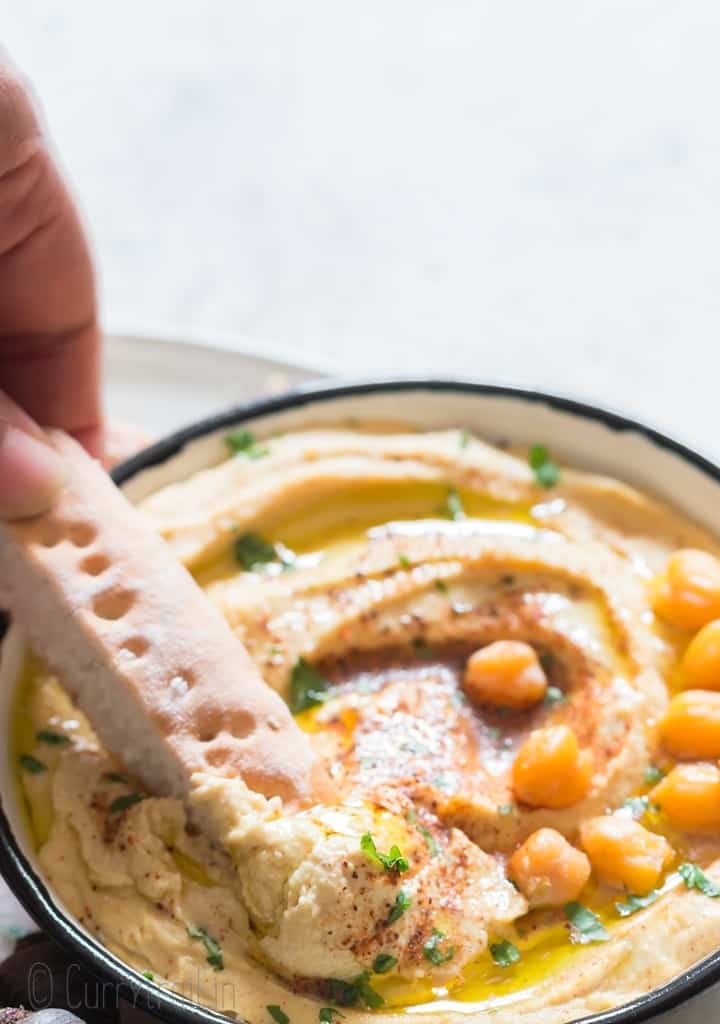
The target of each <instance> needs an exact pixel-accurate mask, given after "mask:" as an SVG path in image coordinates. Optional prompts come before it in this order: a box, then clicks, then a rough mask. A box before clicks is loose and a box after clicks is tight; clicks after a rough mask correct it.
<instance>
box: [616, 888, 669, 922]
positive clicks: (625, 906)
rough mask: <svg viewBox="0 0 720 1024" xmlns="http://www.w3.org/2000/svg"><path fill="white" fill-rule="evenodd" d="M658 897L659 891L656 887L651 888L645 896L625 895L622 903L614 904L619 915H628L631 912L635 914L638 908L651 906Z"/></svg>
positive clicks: (642, 908)
mask: <svg viewBox="0 0 720 1024" xmlns="http://www.w3.org/2000/svg"><path fill="white" fill-rule="evenodd" d="M659 898H660V893H659V892H658V891H657V889H653V890H652V892H649V893H648V894H647V895H646V896H633V895H629V896H627V897H626V899H624V900H623V902H622V903H616V904H615V909H616V910H617V912H618V914H619V915H620V917H630V916H631V915H632V914H637V912H638V910H644V909H645V907H649V906H651V905H652V904H653V903H654V902H655V901H656V900H658V899H659Z"/></svg>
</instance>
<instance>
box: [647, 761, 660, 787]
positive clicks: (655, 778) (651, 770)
mask: <svg viewBox="0 0 720 1024" xmlns="http://www.w3.org/2000/svg"><path fill="white" fill-rule="evenodd" d="M664 778H665V772H664V771H663V770H662V768H658V766H657V765H656V764H649V765H648V766H647V768H646V769H645V772H644V779H645V784H646V785H648V786H654V785H655V784H656V783H657V782H659V781H660V779H664Z"/></svg>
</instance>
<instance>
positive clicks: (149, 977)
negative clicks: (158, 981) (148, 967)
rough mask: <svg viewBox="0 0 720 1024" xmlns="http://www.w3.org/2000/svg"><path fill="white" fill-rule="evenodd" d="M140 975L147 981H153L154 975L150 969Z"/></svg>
mask: <svg viewBox="0 0 720 1024" xmlns="http://www.w3.org/2000/svg"><path fill="white" fill-rule="evenodd" d="M142 976H143V978H147V980H148V981H155V975H154V974H153V972H152V971H143V972H142Z"/></svg>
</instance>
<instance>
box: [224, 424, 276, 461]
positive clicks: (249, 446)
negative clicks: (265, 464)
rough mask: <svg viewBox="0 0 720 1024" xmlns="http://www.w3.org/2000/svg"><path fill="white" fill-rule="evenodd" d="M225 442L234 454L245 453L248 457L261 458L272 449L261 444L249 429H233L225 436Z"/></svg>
mask: <svg viewBox="0 0 720 1024" xmlns="http://www.w3.org/2000/svg"><path fill="white" fill-rule="evenodd" d="M225 444H226V445H227V446H228V448H229V449H230V451H231V452H232V453H233V455H244V456H245V458H246V459H261V458H262V457H263V455H267V454H268V453H269V451H270V449H269V448H267V447H266V446H265V445H259V444H258V443H257V441H256V440H255V435H254V434H252V433H251V432H250V431H249V430H235V431H233V433H232V434H228V435H227V437H226V438H225Z"/></svg>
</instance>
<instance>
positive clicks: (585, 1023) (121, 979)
mask: <svg viewBox="0 0 720 1024" xmlns="http://www.w3.org/2000/svg"><path fill="white" fill-rule="evenodd" d="M409 391H434V392H443V391H445V392H453V391H454V392H461V393H464V394H470V395H472V394H475V395H480V396H484V397H488V396H494V397H501V398H509V399H516V400H519V401H524V402H530V403H537V404H542V405H546V406H549V407H550V408H551V409H554V410H557V411H560V412H566V413H570V414H573V415H576V416H579V417H581V418H583V419H588V420H592V421H595V422H598V423H601V424H603V425H604V426H606V427H609V428H610V429H611V430H613V431H617V432H626V431H632V432H634V433H638V434H640V435H642V436H643V437H644V438H645V439H647V440H648V441H650V442H651V443H652V444H653V445H655V446H657V447H659V448H662V449H665V450H667V451H670V452H672V453H674V454H675V455H678V456H680V458H681V459H683V460H684V461H685V462H688V463H690V464H691V465H692V466H694V467H696V468H697V469H699V470H700V471H701V472H702V473H704V474H705V475H707V476H709V477H710V478H711V479H712V480H713V481H714V482H716V483H720V466H718V465H717V464H716V463H714V462H712V461H711V460H710V459H709V458H708V457H706V456H705V455H702V454H700V453H699V452H697V451H696V450H694V449H693V448H690V447H688V445H686V444H684V443H682V442H681V441H678V440H676V439H674V438H673V437H670V436H669V435H667V434H665V433H663V432H662V431H660V430H658V429H657V428H655V427H653V426H649V425H647V424H646V423H643V422H640V421H638V420H635V419H633V418H631V417H629V416H627V415H625V414H623V413H620V412H616V411H613V410H611V409H609V408H607V407H605V406H603V405H598V404H595V403H592V402H588V401H585V400H582V399H578V398H574V397H571V396H568V395H564V394H558V393H554V392H551V391H544V390H539V389H534V388H525V387H519V386H515V385H511V384H501V383H486V382H483V381H478V380H472V379H468V378H436V377H433V378H425V377H417V378H416V377H403V378H389V377H384V378H378V379H361V380H339V381H338V380H335V381H331V382H329V383H324V382H318V381H310V382H309V383H307V384H302V385H300V386H299V387H296V388H293V389H292V390H290V391H288V392H284V393H283V394H281V395H278V396H274V397H270V398H261V399H256V400H253V401H249V402H243V403H239V404H237V405H233V406H231V407H230V408H227V409H225V410H222V411H221V412H219V413H215V414H213V415H211V416H206V417H203V418H202V419H200V420H196V421H194V422H193V423H192V424H190V425H189V426H187V427H183V428H181V429H179V430H176V431H174V432H173V433H171V434H169V435H167V436H166V437H164V438H161V439H160V440H158V441H156V442H155V443H153V444H151V445H149V446H148V447H147V448H144V449H143V450H142V451H141V452H139V453H138V454H136V455H134V456H132V457H131V458H129V459H126V460H125V461H123V462H122V463H120V464H119V465H118V466H117V467H116V468H115V469H114V470H113V471H112V474H111V476H112V478H113V480H114V481H115V483H116V484H118V485H122V484H124V483H126V482H127V481H129V480H130V479H132V478H133V477H135V476H136V475H137V474H138V473H140V472H142V471H144V470H147V469H151V468H152V467H154V466H158V465H160V464H162V463H164V462H165V461H167V460H168V459H170V458H172V457H173V456H174V455H176V454H177V453H178V452H179V451H180V450H181V449H182V448H184V447H185V446H186V445H187V444H189V443H191V442H193V441H196V440H198V439H200V438H202V437H205V436H206V435H208V434H213V433H215V432H218V431H220V430H222V429H223V428H226V427H229V426H234V425H236V424H242V423H244V422H247V421H248V420H254V419H257V418H258V417H260V416H268V415H272V414H275V413H281V412H285V411H287V410H291V409H300V408H302V407H303V406H305V405H310V404H314V403H318V402H331V401H333V400H336V399H340V398H352V397H357V396H363V395H369V394H384V393H389V392H409ZM0 873H2V875H3V877H4V878H5V880H6V882H7V883H8V885H9V886H10V888H11V890H12V892H13V894H14V895H15V897H16V899H18V900H19V901H20V903H21V904H22V905H23V907H24V908H25V909H26V910H27V911H28V913H29V914H30V915H31V916H32V918H33V919H34V920H35V922H36V923H37V924H38V926H39V927H40V928H42V930H43V931H44V932H45V933H46V934H47V935H49V936H50V937H51V938H52V939H54V940H55V941H56V942H57V943H58V944H59V945H60V946H61V947H63V948H64V949H65V950H66V951H67V952H68V953H71V954H72V956H73V957H75V958H76V959H77V961H78V962H79V964H80V965H81V966H82V967H84V968H85V969H86V970H87V971H89V972H90V974H92V975H93V976H95V977H97V978H98V979H99V981H100V982H111V983H114V984H115V985H116V990H115V992H116V998H123V999H126V998H127V996H126V995H124V992H125V991H126V990H127V991H128V992H129V993H130V994H131V996H132V1004H133V1005H134V1006H136V1007H139V1008H140V1009H143V1010H145V1011H146V1012H148V1013H150V1014H152V1015H154V1016H157V1017H160V1018H162V1019H164V1020H167V1021H170V1022H177V1024H205V1022H208V1021H216V1022H221V1021H222V1022H225V1024H226V1022H227V1020H228V1017H227V1016H226V1015H224V1014H222V1013H220V1012H219V1011H216V1010H212V1009H209V1008H207V1007H204V1006H201V1005H200V1004H198V1003H193V1002H191V1001H190V1000H189V999H186V998H184V997H182V996H179V995H176V994H175V993H172V992H169V991H168V990H167V989H164V988H162V987H161V986H159V985H155V984H153V983H152V982H151V981H149V980H147V979H145V978H143V977H142V975H141V974H140V973H139V972H137V971H135V970H134V969H132V968H130V967H128V966H127V965H126V964H124V963H123V962H122V961H121V960H120V959H119V958H117V957H115V955H114V954H112V953H110V952H109V951H108V950H107V949H105V947H104V946H103V945H102V944H101V943H100V942H99V940H97V939H95V938H93V937H92V936H90V935H88V934H86V933H85V932H84V931H83V930H82V929H81V927H80V926H79V925H78V924H76V922H75V921H73V919H72V918H71V917H70V916H69V915H66V913H65V912H64V911H63V910H61V909H60V907H59V906H58V905H56V904H55V902H54V900H53V897H52V895H51V893H50V892H49V890H48V888H47V886H46V884H45V882H44V881H43V880H42V878H41V877H40V876H39V875H38V873H37V872H36V871H35V869H34V868H33V867H32V865H31V864H30V862H29V861H28V859H27V858H26V857H25V855H24V853H23V852H22V850H21V848H20V845H19V843H18V842H17V840H16V838H15V835H14V833H13V831H12V828H11V826H10V823H9V821H8V819H7V817H6V815H5V811H4V808H3V806H2V799H1V798H0ZM719 982H720V950H716V951H715V952H714V953H711V954H709V955H708V956H707V957H705V958H704V959H703V960H701V961H699V962H698V963H696V964H693V965H692V966H691V967H690V968H688V969H687V970H686V971H684V972H683V973H682V974H680V975H678V976H677V977H676V978H673V979H671V980H670V981H669V982H666V983H665V984H664V985H662V986H660V987H658V988H655V989H652V990H651V991H650V992H648V993H645V994H644V995H642V996H639V997H637V998H636V999H634V1000H632V1001H631V1002H629V1003H625V1004H624V1005H622V1006H618V1007H614V1008H612V1009H610V1010H605V1011H603V1012H601V1013H598V1014H591V1015H589V1016H585V1017H582V1018H577V1019H576V1020H575V1021H573V1022H571V1024H643V1022H645V1021H650V1020H653V1019H654V1018H656V1017H657V1016H658V1015H660V1014H662V1013H666V1012H668V1011H670V1010H673V1009H675V1008H676V1007H678V1006H679V1005H680V1004H682V1003H684V1002H687V1001H689V1000H690V999H692V998H693V997H695V996H698V995H700V994H701V993H703V992H705V991H707V990H708V989H710V988H711V987H712V986H713V985H715V984H717V983H719Z"/></svg>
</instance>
